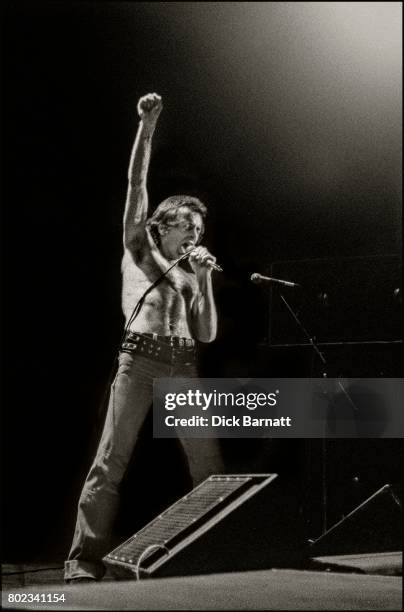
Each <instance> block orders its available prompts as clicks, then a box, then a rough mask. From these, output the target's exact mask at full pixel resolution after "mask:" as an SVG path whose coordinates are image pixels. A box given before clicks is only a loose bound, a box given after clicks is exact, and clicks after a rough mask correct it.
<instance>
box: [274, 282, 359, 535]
mask: <svg viewBox="0 0 404 612" xmlns="http://www.w3.org/2000/svg"><path fill="white" fill-rule="evenodd" d="M279 295H280V298H281V300H282V302H283V303H284V305H285V306H286V308H287V310H288V312H289V314H290V315H291V317H292V318H293V320H294V321H295V323H296V324H297V326H298V328H299V329H301V331H302V332H303V334H304V336H305V337H306V338H307V340H308V341H309V344H310V346H311V347H312V349H313V351H314V355H313V357H315V356H316V355H317V356H318V358H319V359H320V362H321V364H322V367H323V372H322V377H323V378H327V366H328V363H327V359H326V357H325V355H324V353H323V352H322V351H321V350H320V348H319V347H318V346H317V344H316V341H315V337H314V336H311V335H310V334H309V332H308V331H307V330H306V328H305V327H304V325H303V323H302V322H301V321H300V319H299V317H298V316H297V314H296V312H295V311H294V310H293V308H292V307H291V306H290V304H289V303H288V301H287V300H286V298H285V296H284V295H283V294H282V293H279ZM313 363H314V359H313V360H312V363H311V371H310V375H311V377H313V369H314V365H313ZM338 386H339V388H340V389H341V390H342V392H343V394H344V396H345V397H346V398H347V399H348V401H349V402H350V404H351V406H352V407H353V408H354V410H357V407H356V406H355V404H354V402H353V400H352V398H351V397H350V395H349V394H348V392H347V390H346V389H345V387H344V385H343V384H342V383H341V382H339V383H338ZM323 393H324V395H325V396H326V397H327V392H326V391H324V392H323ZM325 423H326V421H325ZM326 440H327V438H326V436H325V435H324V436H323V438H322V439H321V501H322V534H321V535H323V534H324V533H325V532H326V531H327V529H328V517H327V502H328V500H327V497H328V491H327V442H326ZM310 454H311V449H310V443H309V457H310Z"/></svg>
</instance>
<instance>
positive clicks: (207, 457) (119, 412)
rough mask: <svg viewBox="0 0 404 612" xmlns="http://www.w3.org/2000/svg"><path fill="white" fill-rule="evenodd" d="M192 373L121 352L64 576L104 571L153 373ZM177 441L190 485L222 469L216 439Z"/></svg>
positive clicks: (184, 375)
mask: <svg viewBox="0 0 404 612" xmlns="http://www.w3.org/2000/svg"><path fill="white" fill-rule="evenodd" d="M195 376H197V372H196V367H195V365H172V364H168V363H163V362H159V361H155V360H152V359H150V358H147V357H143V356H142V355H139V354H130V353H125V352H122V353H121V354H120V357H119V367H118V371H117V374H116V376H115V380H114V382H113V383H112V385H111V392H110V398H109V405H108V411H107V415H106V419H105V425H104V429H103V432H102V436H101V440H100V443H99V446H98V450H97V454H96V457H95V460H94V462H93V464H92V466H91V469H90V472H89V474H88V476H87V479H86V481H85V483H84V486H83V490H82V492H81V496H80V500H79V504H78V513H77V521H76V528H75V533H74V538H73V544H72V547H71V550H70V553H69V557H68V560H67V561H66V562H65V580H70V579H72V578H79V577H89V578H95V579H100V578H102V576H103V575H104V573H105V567H104V564H103V563H102V558H103V557H104V556H105V555H106V554H107V553H108V552H110V551H111V549H112V546H111V543H112V530H113V524H114V521H115V518H116V515H117V511H118V505H119V486H120V483H121V481H122V479H123V476H124V474H125V471H126V468H127V466H128V463H129V461H130V458H131V456H132V453H133V450H134V448H135V445H136V442H137V439H138V435H139V431H140V429H141V427H142V425H143V422H144V420H145V418H146V415H147V413H148V410H149V409H150V407H151V405H152V402H153V379H154V378H161V377H177V378H178V377H181V378H193V377H195ZM180 442H181V444H182V445H183V448H184V451H185V454H186V456H187V460H188V466H189V471H190V474H191V477H192V480H193V483H194V485H196V484H197V483H199V482H201V481H202V480H204V479H205V478H207V477H208V476H209V475H210V474H212V473H220V472H221V471H223V465H222V460H221V455H220V451H219V445H218V441H217V440H214V439H181V440H180Z"/></svg>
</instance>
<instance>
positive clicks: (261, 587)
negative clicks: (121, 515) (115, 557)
mask: <svg viewBox="0 0 404 612" xmlns="http://www.w3.org/2000/svg"><path fill="white" fill-rule="evenodd" d="M399 556H401V554H400V553H391V554H390V557H394V560H393V561H394V563H395V564H397V562H398V557H399ZM368 557H369V555H368ZM330 559H331V558H327V560H326V561H324V560H323V559H322V560H321V561H320V563H326V564H327V563H328V567H326V565H325V566H323V568H324V567H326V569H319V571H308V570H293V569H270V570H260V571H252V572H248V571H247V572H237V573H236V572H235V573H223V574H208V575H200V576H181V577H173V578H151V579H147V580H141V581H138V582H137V581H134V580H129V581H114V580H106V579H104V580H102V581H101V582H97V583H94V584H92V583H90V584H88V583H85V584H77V585H74V586H66V585H65V584H64V583H63V580H62V568H61V567H60V566H58V565H56V564H53V565H48V566H45V565H44V564H42V566H41V567H35V566H16V565H14V566H3V593H2V604H3V609H30V610H44V609H48V610H400V609H402V577H401V576H400V575H380V574H378V573H367V574H364V573H362V572H363V568H360V569H358V556H357V555H356V556H355V564H356V569H355V567H352V570H350V569H349V567H348V569H347V560H344V562H343V565H342V569H341V570H335V569H332V570H330V567H332V568H336V567H337V565H336V564H335V559H336V558H335V559H334V560H332V561H330ZM386 561H391V559H388V558H387V557H386V556H385V557H384V565H385V567H387V565H388V563H386ZM394 563H393V565H392V564H391V563H390V568H391V567H394ZM355 564H354V565H355ZM380 564H381V558H380V556H379V564H377V563H376V562H375V559H374V558H373V559H372V563H371V565H372V567H373V568H375V566H376V565H378V566H379V567H380ZM396 567H397V565H396ZM373 571H374V569H373ZM384 573H389V572H388V571H387V572H386V571H385V572H384ZM390 573H393V574H394V573H396V570H394V569H393V570H391V571H390ZM54 594H57V595H62V594H63V595H64V602H63V601H59V602H53V603H52V602H50V601H46V602H44V601H43V600H51V599H52V598H53V597H54ZM35 595H38V596H39V597H36V599H37V600H38V599H39V600H40V601H39V602H38V601H35V600H34V599H35ZM30 600H31V601H30Z"/></svg>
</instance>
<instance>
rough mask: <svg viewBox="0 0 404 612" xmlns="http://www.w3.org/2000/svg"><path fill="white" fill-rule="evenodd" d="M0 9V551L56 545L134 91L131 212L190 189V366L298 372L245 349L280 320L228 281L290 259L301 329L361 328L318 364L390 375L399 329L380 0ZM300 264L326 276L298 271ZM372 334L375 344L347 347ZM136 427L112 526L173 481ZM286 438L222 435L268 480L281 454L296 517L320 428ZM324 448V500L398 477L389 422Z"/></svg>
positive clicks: (104, 309) (92, 389)
mask: <svg viewBox="0 0 404 612" xmlns="http://www.w3.org/2000/svg"><path fill="white" fill-rule="evenodd" d="M2 12H3V15H2V16H3V64H2V85H3V87H2V90H3V94H2V98H3V105H2V110H3V219H2V221H3V223H2V228H3V346H4V347H5V350H4V349H3V366H4V377H3V380H4V384H3V390H4V401H3V411H2V414H3V468H4V469H3V500H4V501H3V520H4V528H3V545H4V555H5V559H6V560H13V559H15V560H29V559H42V558H50V557H52V558H55V557H58V558H60V559H63V558H64V556H65V555H66V553H67V549H68V547H69V544H70V540H71V536H72V530H73V527H74V518H75V517H74V512H75V507H76V502H77V498H78V495H79V492H80V487H81V484H82V481H83V478H84V477H85V473H86V471H87V469H88V463H89V461H90V459H91V454H92V452H93V451H94V444H95V439H96V423H97V415H98V414H99V406H100V403H101V400H102V397H103V394H104V391H105V387H106V384H107V381H108V375H109V371H110V368H111V366H112V364H113V361H114V356H115V353H116V349H117V345H118V342H119V338H120V334H121V329H122V323H123V319H122V315H121V311H120V258H121V254H122V246H121V233H122V224H121V219H122V213H123V205H124V200H125V195H126V173H127V166H128V161H129V155H130V150H131V146H132V143H133V138H134V135H135V132H136V128H137V121H138V119H137V116H136V104H137V100H138V98H139V97H140V96H141V95H143V94H145V93H147V92H149V91H156V92H158V93H159V94H160V95H162V97H163V102H164V110H163V113H162V115H161V117H160V122H159V125H158V129H157V131H156V134H155V140H154V148H153V156H152V162H151V167H150V174H149V177H150V178H149V194H150V202H151V208H153V207H155V206H156V205H157V204H158V202H159V201H161V200H162V199H163V198H164V197H166V196H168V195H172V194H174V193H186V192H189V193H195V194H197V195H199V196H200V197H201V198H202V199H203V200H205V201H206V203H207V204H208V206H209V212H210V217H209V223H208V228H207V238H206V244H207V246H208V247H209V248H210V249H211V250H212V252H214V253H215V254H216V255H217V257H218V261H219V263H220V264H221V265H222V266H223V268H224V270H225V272H224V274H222V275H216V278H215V283H216V296H217V304H218V310H219V317H220V332H219V337H218V340H217V341H216V342H215V343H214V344H213V345H211V346H209V347H206V348H205V350H204V351H203V359H202V368H203V372H204V373H205V374H206V375H211V376H238V375H249V376H265V377H271V376H295V375H302V376H306V375H312V374H313V373H316V372H317V373H318V370H316V369H315V367H316V366H315V364H314V365H313V360H312V359H311V356H308V353H307V349H305V348H301V347H300V348H299V347H298V348H295V349H293V348H289V349H288V348H285V347H283V348H279V349H275V348H271V347H269V345H268V340H269V338H268V331H269V328H270V326H272V328H273V329H275V330H276V329H278V330H283V332H282V333H284V335H283V336H282V333H281V334H278V338H277V341H278V343H279V344H283V343H285V342H288V341H291V340H290V333H291V329H292V327H293V325H294V323H293V321H289V324H288V323H287V321H286V322H285V320H284V319H283V323H282V325H283V327H279V326H277V321H278V319H277V317H281V316H284V313H283V315H282V313H280V312H279V302H278V303H277V304H273V302H272V307H273V310H272V309H271V310H270V297H271V296H270V295H269V293H268V292H267V290H265V289H263V288H261V287H257V286H254V285H252V284H251V282H250V281H249V277H250V275H251V274H252V273H253V272H260V273H262V274H268V273H269V272H270V271H271V270H273V271H275V272H276V271H278V272H280V273H282V274H286V275H287V276H285V277H287V278H290V279H292V280H293V279H295V280H297V281H299V279H300V277H299V278H297V277H296V276H294V275H295V274H301V275H302V276H301V278H304V279H306V280H307V279H308V284H309V287H310V288H311V293H310V291H309V292H308V293H307V294H306V296H305V298H304V299H305V302H304V308H301V309H300V312H301V313H302V316H303V315H304V316H305V317H306V318H304V322H305V323H306V325H308V327H309V330H310V333H314V334H318V333H319V329H320V327H321V333H320V340H324V341H326V340H327V339H329V340H330V339H332V340H334V341H335V340H336V341H338V340H340V341H344V342H346V341H349V340H358V341H360V343H362V344H359V345H355V346H351V345H346V346H345V345H344V346H342V347H339V348H338V349H330V353H329V355H328V356H329V360H330V362H332V363H333V366H335V368H334V372H335V371H338V372H339V373H340V372H341V371H344V368H345V374H346V364H349V374H350V375H359V376H361V375H367V376H379V375H386V376H402V373H401V370H400V371H398V367H399V366H398V364H399V358H400V356H399V353H398V352H397V350H399V349H397V345H392V344H391V343H390V342H391V341H393V340H399V339H400V337H401V335H400V320H399V314H398V312H399V308H400V306H401V303H400V301H399V296H397V294H396V296H395V297H394V288H397V287H398V286H399V285H398V284H397V283H399V279H400V275H399V264H400V258H401V240H402V234H401V3H399V2H389V3H378V2H375V3H341V4H340V3H305V2H302V3H300V2H299V3H294V2H292V3H282V2H263V3H254V2H253V3H248V4H247V3H244V2H240V3H233V2H229V3H221V2H218V3H203V2H202V3H199V4H194V3H190V2H189V3H182V2H176V3H164V2H163V3H160V2H156V3H130V2H52V3H50V2H49V3H46V2H35V3H30V2H27V3H25V2H5V3H3V9H2ZM358 257H360V258H361V259H360V260H359V259H357V258H358ZM386 258H387V259H386ZM331 259H332V260H333V261H334V264H333V266H334V267H333V268H332V270H333V271H334V272H333V274H338V279H339V282H340V283H342V287H343V289H341V291H340V293H339V294H338V293H337V294H336V295H333V300H334V301H333V302H332V305H331V306H332V309H331V310H332V317H333V319H332V322H333V325H332V330H333V335H332V338H331V337H328V336H327V333H328V332H327V330H330V329H331V328H330V326H329V325H328V324H327V318H326V315H327V313H328V315H329V312H330V311H327V310H324V309H322V308H321V304H323V302H321V300H322V299H323V298H324V296H323V297H321V296H322V292H323V293H324V291H325V292H327V291H328V293H329V292H330V288H332V287H334V288H335V286H336V285H335V282H333V281H335V278H336V277H333V278H332V277H330V274H331V273H328V272H327V270H329V269H330V268H329V263H328V262H329V260H331ZM286 260H287V261H288V262H290V260H291V261H292V263H287V264H276V263H275V262H285V261H286ZM313 260H316V261H317V263H316V265H314V264H313V263H312V262H313ZM335 260H338V262H339V264H338V266H337V268H336V267H335ZM293 262H294V263H293ZM302 262H304V263H302ZM352 262H353V264H352ZM358 262H359V263H358ZM277 266H278V267H277ZM282 266H283V267H282ZM316 266H317V267H316ZM358 266H359V267H358ZM319 270H320V271H321V274H322V278H324V283H325V285H324V286H319V287H317V286H315V287H314V285H315V283H316V282H318V278H319ZM335 270H337V272H335ZM352 270H355V274H353V273H352ZM282 274H279V276H280V277H281V278H282ZM273 275H274V276H275V274H273ZM361 278H365V279H366V282H365V288H364V290H363V291H359V292H358V291H357V287H358V282H359V281H358V279H359V280H360V279H361ZM386 279H387V280H386ZM313 283H314V284H313ZM327 283H328V284H327ZM313 287H314V288H315V290H314V291H313ZM354 288H356V291H355V292H353V293H352V294H351V293H350V292H352V291H353V289H354ZM289 295H290V300H291V302H293V306H296V307H302V303H301V299H302V298H301V297H299V296H296V294H294V293H290V294H289ZM347 295H348V296H350V295H353V297H352V299H349V298H348V299H347ZM369 296H370V297H369ZM278 297H279V296H278ZM278 297H277V296H276V295H272V301H273V300H277V299H278ZM317 297H319V299H320V305H319V302H318V301H316V298H317ZM366 303H367V304H369V303H372V304H373V307H372V309H371V316H372V317H373V318H369V319H366V316H367V312H368V311H367V310H366V308H365V309H364V304H366ZM276 309H278V310H276ZM313 313H314V315H313ZM324 313H326V315H325V314H324ZM271 314H273V317H272V318H271V317H270V315H271ZM275 315H276V316H275ZM328 315H327V316H328ZM310 317H311V318H310ZM347 317H348V319H349V325H350V327H349V325H348V327H346V320H345V319H346V318H347ZM355 321H361V327H360V329H361V335H360V337H356V336H355V329H356V325H355ZM367 321H369V324H368V323H367ZM375 321H376V324H375ZM338 322H340V324H339V323H338ZM377 322H380V324H378V323H377ZM342 323H343V324H342ZM387 323H388V324H387ZM317 325H318V326H319V328H317ZM347 329H348V330H349V332H347ZM339 330H340V333H339ZM288 334H289V335H288ZM375 334H376V336H377V337H375ZM301 340H302V338H301V336H299V335H298V336H297V337H295V338H294V339H293V338H292V341H294V342H296V343H299V342H301ZM373 340H378V341H387V342H388V344H386V345H380V346H379V345H377V346H376V345H373V344H371V345H364V344H363V342H364V341H373ZM338 351H339V352H338ZM359 364H361V365H362V366H363V368H362V370H361V369H360V368H359V369H358V366H359ZM313 368H314V370H313ZM146 430H147V431H146V432H145V438H144V439H145V441H144V442H143V443H142V446H141V448H140V449H139V450H138V451H137V452H138V453H139V455H140V456H139V457H136V458H135V459H137V461H135V462H134V465H135V468H134V472H135V474H134V476H135V477H136V478H137V480H136V479H135V480H134V482H135V483H136V486H133V484H132V485H126V486H127V497H128V508H130V510H129V511H128V515H127V516H131V517H132V523H130V521H129V523H130V527H127V528H128V529H129V528H132V529H133V528H135V527H138V526H139V525H140V524H141V523H142V521H143V522H144V521H145V520H147V519H150V518H152V516H154V512H155V511H156V510H157V509H159V508H161V507H164V505H165V504H167V503H168V502H169V501H171V500H173V499H176V497H177V495H178V494H180V493H181V491H182V490H184V488H186V487H187V476H186V474H184V473H183V472H182V467H181V465H182V464H181V457H180V456H179V453H178V452H177V449H176V448H174V446H173V445H172V444H171V441H161V440H160V441H159V440H157V441H156V440H151V434H150V423H148V424H146ZM287 442H288V441H283V443H282V444H278V443H276V442H270V441H267V442H265V443H264V444H263V443H262V442H261V443H258V442H257V443H256V444H253V445H252V444H251V442H250V441H237V442H234V441H233V444H227V446H225V445H224V448H223V452H224V454H225V457H226V460H227V463H228V470H229V471H237V470H240V471H254V470H256V471H263V470H269V471H271V470H273V471H275V470H279V471H280V473H283V472H284V473H285V475H286V477H287V475H288V474H289V475H290V474H295V475H296V474H297V475H300V474H301V473H300V471H299V470H300V469H301V467H300V466H301V464H302V460H303V464H304V466H305V468H304V470H306V472H305V474H306V475H305V478H308V481H307V482H311V484H312V491H313V498H314V497H315V500H316V501H315V502H313V503H311V502H310V495H309V496H308V497H309V502H308V507H309V510H308V512H311V510H310V508H311V505H312V506H313V508H312V511H313V513H314V514H315V511H316V509H315V507H317V511H318V493H319V491H320V488H321V484H319V483H320V480H319V478H320V476H319V474H321V469H322V463H321V458H322V454H321V452H320V451H321V448H320V447H318V448H317V447H316V446H315V442H313V443H312V444H311V445H310V443H307V442H304V441H301V442H300V443H296V442H294V443H293V444H292V441H290V442H289V445H288V444H287ZM329 444H330V449H329V453H328V455H327V461H328V463H327V469H328V476H327V478H328V481H327V485H328V487H329V490H330V496H331V498H332V501H333V507H332V511H330V513H329V514H330V515H331V518H332V519H334V520H336V519H337V518H340V514H341V513H342V512H343V511H346V510H347V509H348V510H349V509H352V507H354V506H355V505H356V504H357V503H359V502H360V501H362V500H363V499H364V498H365V497H366V495H368V494H370V493H373V492H374V490H375V489H376V488H377V487H379V486H382V485H383V484H385V483H386V482H387V481H391V480H395V479H396V478H397V477H398V469H399V458H400V455H399V450H398V449H399V445H398V441H395V440H394V441H393V440H377V441H370V440H356V441H351V442H349V441H346V440H340V441H330V442H329ZM341 456H342V457H344V458H346V461H342V462H341ZM136 466H138V467H137V468H136ZM304 470H303V471H304ZM307 472H308V476H307ZM358 474H359V481H356V480H353V478H355V476H358ZM304 482H305V481H304ZM167 483H168V484H167ZM313 483H314V484H313ZM353 483H355V484H353ZM319 487H320V488H319ZM332 496H333V497H332ZM342 499H345V501H344V502H342V501H341V500H342ZM320 513H321V512H320ZM135 515H136V516H135ZM134 516H135V518H134ZM313 531H314V534H313V533H310V534H309V535H315V534H316V533H318V525H315V526H314V527H313Z"/></svg>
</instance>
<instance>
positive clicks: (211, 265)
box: [180, 247, 223, 272]
mask: <svg viewBox="0 0 404 612" xmlns="http://www.w3.org/2000/svg"><path fill="white" fill-rule="evenodd" d="M195 249H196V247H193V248H192V249H190V250H189V251H184V254H183V255H181V257H180V260H181V259H185V258H186V257H188V256H189V255H190V254H191V253H192V251H194V250H195ZM207 265H208V266H209V268H211V270H216V272H223V268H222V267H221V266H219V264H217V263H215V262H214V261H213V260H210V259H208V261H207Z"/></svg>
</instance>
